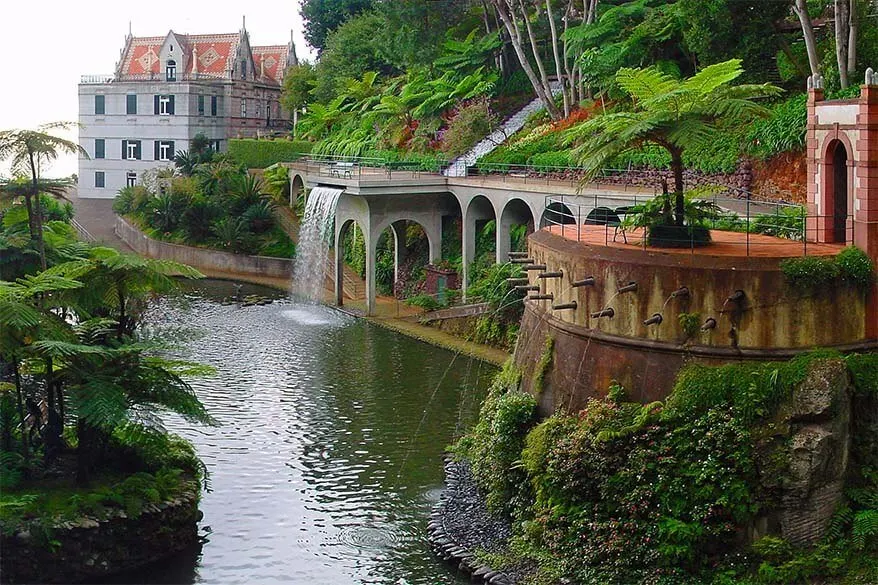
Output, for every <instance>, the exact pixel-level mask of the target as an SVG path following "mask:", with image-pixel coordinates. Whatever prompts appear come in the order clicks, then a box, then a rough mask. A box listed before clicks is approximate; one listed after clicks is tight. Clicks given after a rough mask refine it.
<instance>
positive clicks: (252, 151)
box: [229, 138, 311, 169]
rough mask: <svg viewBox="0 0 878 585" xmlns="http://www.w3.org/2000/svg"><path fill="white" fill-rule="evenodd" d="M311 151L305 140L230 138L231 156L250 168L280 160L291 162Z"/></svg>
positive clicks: (267, 165) (268, 164) (261, 167)
mask: <svg viewBox="0 0 878 585" xmlns="http://www.w3.org/2000/svg"><path fill="white" fill-rule="evenodd" d="M309 152H311V143H310V142H307V141H305V140H253V139H249V138H246V139H232V140H229V156H231V157H232V158H233V159H234V160H235V161H236V162H238V163H239V164H241V165H244V167H246V168H248V169H264V168H266V167H270V166H271V165H273V164H275V163H279V162H291V161H294V160H297V159H299V158H300V157H301V156H302V155H303V154H307V153H309Z"/></svg>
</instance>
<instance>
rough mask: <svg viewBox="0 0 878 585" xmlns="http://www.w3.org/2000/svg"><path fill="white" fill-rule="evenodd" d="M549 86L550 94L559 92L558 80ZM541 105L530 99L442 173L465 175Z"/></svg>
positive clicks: (537, 99)
mask: <svg viewBox="0 0 878 585" xmlns="http://www.w3.org/2000/svg"><path fill="white" fill-rule="evenodd" d="M550 87H551V89H552V95H558V94H559V93H561V83H560V82H558V81H553V82H551V84H550ZM542 107H543V102H542V101H541V100H540V98H536V99H534V100H532V101H531V102H530V103H529V104H527V105H526V106H524V107H523V108H522V109H520V110H518V111H517V112H515V113H514V114H513V115H512V116H511V117H510V118H509V119H508V120H506V121H505V122H503V124H501V125H500V127H499V128H497V129H496V130H494V131H493V132H491V133H490V134H489V135H488V136H486V137H485V138H484V139H482V141H481V142H479V143H478V144H476V145H475V146H474V147H472V148H471V149H470V150H469V151H468V152H465V153H463V154H462V155H460V156H459V157H457V158H455V159H454V160H452V161H451V162H450V163H448V167H446V168H445V170H444V171H442V174H443V175H445V176H446V177H465V176H466V173H467V169H468V168H469V167H471V166H473V165H475V164H476V161H478V160H479V159H480V158H482V157H483V156H485V155H486V154H488V153H490V152H491V151H493V150H494V149H495V148H497V147H498V146H500V145H501V144H503V143H504V142H506V140H508V139H509V137H510V136H512V135H513V134H515V133H516V132H518V131H519V130H521V128H522V127H523V126H524V123H525V122H527V119H528V118H529V117H530V115H531V114H533V113H534V112H537V111H539V109H540V108H542Z"/></svg>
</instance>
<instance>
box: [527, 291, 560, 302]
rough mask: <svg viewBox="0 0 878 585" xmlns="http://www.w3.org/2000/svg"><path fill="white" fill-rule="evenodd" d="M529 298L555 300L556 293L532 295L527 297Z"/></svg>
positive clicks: (532, 299)
mask: <svg viewBox="0 0 878 585" xmlns="http://www.w3.org/2000/svg"><path fill="white" fill-rule="evenodd" d="M527 300H529V301H554V300H555V295H553V294H552V293H549V294H547V295H530V296H529V297H527Z"/></svg>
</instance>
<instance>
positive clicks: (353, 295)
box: [335, 218, 370, 306]
mask: <svg viewBox="0 0 878 585" xmlns="http://www.w3.org/2000/svg"><path fill="white" fill-rule="evenodd" d="M338 221H340V225H339V227H338V229H337V230H336V236H335V260H336V277H335V301H336V304H337V305H338V306H342V305H343V304H344V299H345V298H348V299H350V300H359V299H361V298H363V297H364V296H365V295H366V291H365V290H364V289H363V288H362V286H361V285H362V282H360V281H359V274H347V272H346V271H348V270H354V268H353V267H347V266H346V264H345V237H346V236H347V234H348V232H350V231H351V230H359V232H360V233H361V234H362V237H363V239H364V240H365V241H364V243H365V247H366V258H368V249H369V239H370V238H368V231H367V229H366V227H365V226H364V225H363V224H362V223H361V222H360V221H359V220H357V219H354V218H348V219H345V220H338ZM353 276H356V277H358V278H353Z"/></svg>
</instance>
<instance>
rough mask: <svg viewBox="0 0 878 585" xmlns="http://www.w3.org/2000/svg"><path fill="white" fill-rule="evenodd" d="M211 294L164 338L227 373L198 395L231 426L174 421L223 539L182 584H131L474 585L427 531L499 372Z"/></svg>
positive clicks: (219, 289)
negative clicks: (436, 549)
mask: <svg viewBox="0 0 878 585" xmlns="http://www.w3.org/2000/svg"><path fill="white" fill-rule="evenodd" d="M209 286H210V287H211V288H210V290H211V294H210V295H207V294H201V293H198V292H197V291H196V292H194V293H193V294H191V295H190V296H189V298H187V299H185V301H183V302H176V301H174V300H166V301H163V302H161V303H160V305H159V306H157V307H156V310H155V311H154V314H153V317H152V319H153V320H152V323H153V325H155V326H173V327H176V328H177V329H178V330H181V331H184V332H185V333H186V334H187V336H184V338H183V339H184V341H183V342H182V343H183V348H182V349H181V350H180V351H179V352H177V353H176V355H178V356H179V357H180V358H183V359H191V360H194V361H199V362H202V363H205V364H209V365H211V366H213V367H214V368H216V370H217V374H216V375H215V376H213V377H209V378H203V379H199V380H194V381H193V384H192V385H193V388H194V389H195V391H196V393H197V394H198V396H199V398H201V400H202V401H203V402H204V403H205V405H206V406H207V408H208V410H209V411H210V412H211V413H212V414H213V415H214V416H215V417H216V418H217V419H218V420H219V421H220V425H219V426H218V427H210V428H203V427H192V426H190V424H188V423H187V422H186V421H184V420H182V419H179V418H176V417H169V419H168V420H167V421H166V423H167V426H168V427H169V428H170V429H171V430H173V431H174V432H177V433H180V434H182V435H183V436H185V437H187V438H189V439H190V440H192V441H193V442H194V443H195V445H196V447H197V449H198V452H199V455H200V456H201V457H202V458H203V459H204V461H205V462H206V463H207V465H208V468H209V470H210V473H211V485H212V490H213V491H211V492H208V493H205V494H204V496H203V498H202V501H201V509H202V511H203V512H204V515H205V516H204V525H205V526H207V525H209V526H210V527H211V528H212V532H211V534H210V540H209V542H208V543H207V544H205V546H204V548H203V550H202V552H201V556H200V557H199V558H198V559H195V560H189V561H178V564H185V563H187V562H188V563H189V564H188V565H187V566H185V567H182V570H181V567H175V566H174V565H173V563H169V564H168V569H169V571H168V573H167V574H166V575H165V576H164V577H162V576H161V574H162V573H161V572H160V571H149V572H144V573H140V574H137V575H136V577H135V578H133V579H130V580H128V581H127V582H129V583H131V582H134V583H153V584H155V583H162V582H174V583H195V582H198V583H208V584H209V583H217V584H219V583H222V584H227V583H256V582H259V583H272V582H275V583H294V584H298V583H301V584H305V583H307V584H309V585H311V584H314V585H324V584H326V585H330V584H333V585H334V584H337V583H357V584H365V583H378V584H385V585H392V584H395V583H398V582H400V579H401V578H403V579H404V581H402V582H406V583H411V584H412V585H449V584H452V583H460V581H458V578H457V577H456V576H455V575H454V574H453V573H452V572H450V571H449V570H448V568H447V567H446V566H445V565H444V564H443V563H442V562H441V561H439V560H438V559H436V558H435V557H434V556H433V555H432V554H431V552H430V549H429V545H428V543H427V542H426V539H425V537H424V536H425V535H424V530H425V526H426V523H427V520H428V517H429V509H430V508H429V503H430V502H431V501H433V500H434V499H435V495H436V494H435V492H434V491H432V490H433V488H434V486H436V485H439V484H441V482H442V456H443V451H444V447H445V445H447V444H448V443H449V442H451V441H452V440H453V439H454V433H455V429H459V428H465V427H466V425H468V424H470V422H471V420H472V416H473V415H474V414H475V412H474V410H475V408H477V405H478V402H479V400H478V398H479V397H480V396H482V395H483V392H484V389H485V387H486V386H487V382H488V379H489V377H490V376H491V374H492V373H493V371H494V370H493V368H490V367H487V366H482V365H479V364H478V363H476V362H473V363H472V364H470V362H469V361H468V359H464V358H462V357H459V358H456V361H455V362H454V366H455V367H453V368H450V369H449V368H448V366H449V364H450V363H451V360H452V359H453V355H452V354H450V353H448V352H446V351H443V350H439V349H435V348H431V347H429V346H426V345H423V344H420V343H418V342H415V341H412V340H411V339H409V338H404V337H400V336H398V335H396V334H394V333H391V332H388V331H385V330H383V329H380V328H377V327H374V326H372V325H370V324H368V323H366V322H364V321H361V320H356V319H353V318H351V317H349V316H347V315H345V314H343V313H341V312H339V311H335V310H333V309H329V308H326V307H319V306H313V305H301V304H296V303H292V302H287V301H279V302H275V303H273V304H271V305H266V306H258V307H250V308H248V309H246V310H242V309H241V308H239V307H237V306H234V305H228V306H224V305H221V304H220V302H219V301H220V300H221V299H222V298H223V297H227V296H230V295H232V294H234V287H233V285H232V284H230V283H216V282H212V283H209ZM224 287H225V288H224ZM247 292H248V293H250V292H253V293H255V294H264V293H260V292H259V291H255V290H254V291H247ZM446 371H447V374H446ZM461 388H465V389H467V390H461ZM465 392H468V393H469V395H466V394H465ZM463 396H466V397H467V399H466V400H465V401H463V402H461V397H463ZM461 404H464V405H467V404H469V405H475V406H473V407H472V411H469V412H467V411H465V408H464V407H462V406H461ZM425 413H426V416H425ZM425 486H426V487H425ZM193 563H194V565H193ZM171 573H173V574H171ZM163 579H164V581H163ZM116 582H119V581H118V580H117V581H116Z"/></svg>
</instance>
